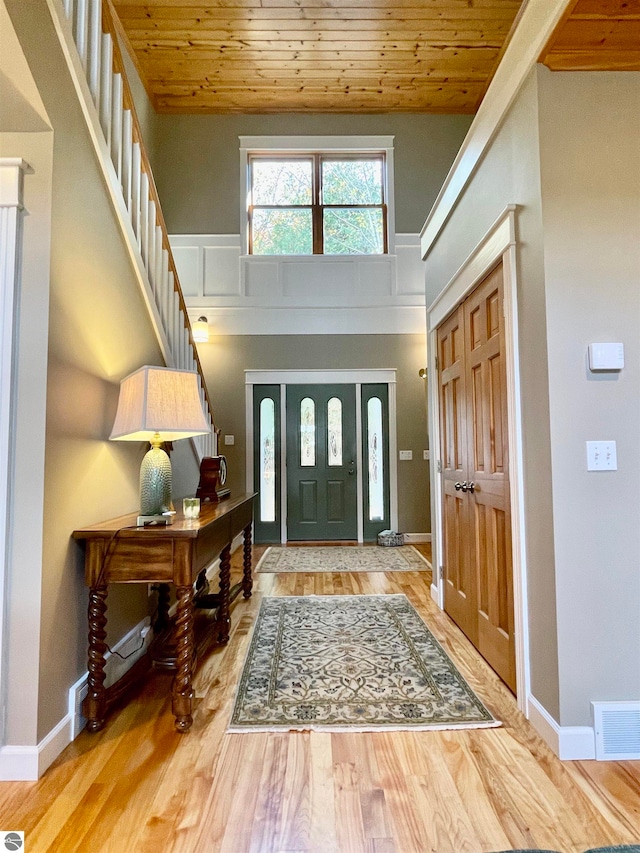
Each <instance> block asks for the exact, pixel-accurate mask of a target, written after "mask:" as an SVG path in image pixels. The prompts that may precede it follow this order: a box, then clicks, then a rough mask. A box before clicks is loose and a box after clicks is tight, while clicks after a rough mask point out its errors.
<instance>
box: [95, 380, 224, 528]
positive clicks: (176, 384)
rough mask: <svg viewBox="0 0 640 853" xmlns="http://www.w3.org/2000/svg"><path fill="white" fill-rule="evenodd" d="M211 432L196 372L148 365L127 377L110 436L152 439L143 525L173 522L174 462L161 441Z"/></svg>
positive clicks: (143, 479) (143, 474) (145, 467)
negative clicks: (172, 482) (172, 462)
mask: <svg viewBox="0 0 640 853" xmlns="http://www.w3.org/2000/svg"><path fill="white" fill-rule="evenodd" d="M210 430H211V427H210V426H209V424H208V423H207V419H206V417H205V414H204V411H203V409H202V401H201V399H200V390H199V387H198V374H197V373H196V372H195V371H191V370H174V369H172V368H170V367H154V366H149V365H145V366H144V367H141V368H139V369H138V370H136V371H135V372H134V373H131V374H130V375H129V376H126V377H125V378H124V379H123V380H122V381H121V383H120V396H119V398H118V410H117V412H116V419H115V422H114V424H113V429H112V430H111V435H110V436H109V438H110V439H114V440H117V441H149V442H150V443H151V449H150V450H149V452H148V453H147V454H146V456H145V457H144V459H143V460H142V465H141V466H140V516H139V517H138V524H147V523H154V522H155V523H158V522H159V521H160V519H164V521H165V523H170V521H171V514H172V504H171V462H170V460H169V457H168V455H167V454H166V453H165V451H164V450H162V449H161V447H160V445H161V444H162V443H163V442H164V441H177V440H178V439H180V438H191V437H192V436H194V435H202V434H203V433H207V432H210Z"/></svg>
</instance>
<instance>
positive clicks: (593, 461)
mask: <svg viewBox="0 0 640 853" xmlns="http://www.w3.org/2000/svg"><path fill="white" fill-rule="evenodd" d="M617 470H618V454H617V451H616V443H615V441H588V442H587V471H617Z"/></svg>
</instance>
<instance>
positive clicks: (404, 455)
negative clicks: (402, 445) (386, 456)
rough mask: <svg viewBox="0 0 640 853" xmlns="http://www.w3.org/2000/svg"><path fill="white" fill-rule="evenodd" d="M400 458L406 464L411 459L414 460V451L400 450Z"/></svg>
mask: <svg viewBox="0 0 640 853" xmlns="http://www.w3.org/2000/svg"><path fill="white" fill-rule="evenodd" d="M398 456H399V457H400V461H401V462H406V461H407V460H409V459H413V450H400V451H399V453H398Z"/></svg>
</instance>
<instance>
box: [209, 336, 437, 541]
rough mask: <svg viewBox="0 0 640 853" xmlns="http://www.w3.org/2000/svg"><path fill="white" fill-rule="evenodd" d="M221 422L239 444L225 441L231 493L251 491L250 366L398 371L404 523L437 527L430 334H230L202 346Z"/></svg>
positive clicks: (418, 528)
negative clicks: (424, 372)
mask: <svg viewBox="0 0 640 853" xmlns="http://www.w3.org/2000/svg"><path fill="white" fill-rule="evenodd" d="M199 354H200V359H201V361H202V365H203V368H204V371H205V376H206V379H207V385H208V387H209V390H210V393H211V396H212V400H213V407H214V413H215V417H216V424H217V425H218V427H220V429H222V432H223V434H232V435H235V445H234V446H233V447H227V446H224V445H221V452H223V453H224V454H225V455H226V457H227V460H228V464H229V485H230V488H231V490H232V493H236V494H237V493H239V492H243V491H244V490H245V430H246V424H245V384H244V382H245V380H244V371H245V370H254V369H260V370H267V369H272V370H288V369H294V368H295V369H298V370H304V369H323V368H324V369H339V368H344V369H349V368H364V367H368V368H391V367H395V368H396V369H397V403H398V417H397V432H398V448H399V449H402V450H413V460H412V461H411V462H398V498H399V517H398V522H399V523H398V526H399V529H400V530H401V531H404V532H408V533H425V532H428V531H429V530H430V529H431V528H430V508H429V484H428V471H429V463H428V462H425V461H424V460H423V458H422V451H423V450H424V449H426V448H428V446H429V445H428V436H427V423H426V398H425V382H424V381H423V380H422V379H420V378H419V376H418V370H419V369H420V367H423V366H424V364H425V363H426V362H425V338H424V336H423V335H336V336H333V335H282V336H278V335H265V336H257V337H248V336H234V335H223V336H220V337H217V338H215V339H214V340H213V341H212V342H211V343H209V344H204V345H200V346H199Z"/></svg>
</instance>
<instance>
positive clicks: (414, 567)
mask: <svg viewBox="0 0 640 853" xmlns="http://www.w3.org/2000/svg"><path fill="white" fill-rule="evenodd" d="M430 569H431V564H430V563H429V562H428V561H427V560H425V558H424V557H423V556H422V554H420V553H419V552H418V551H416V549H415V548H413V547H412V546H411V545H401V546H399V547H394V548H385V547H383V546H381V545H319V546H315V545H313V546H309V547H306V546H301V547H297V546H296V547H293V548H291V547H290V548H278V547H273V548H268V549H267V550H266V551H265V553H264V554H263V556H262V559H261V560H260V562H259V563H258V565H257V567H256V572H424V571H429V570H430Z"/></svg>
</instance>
